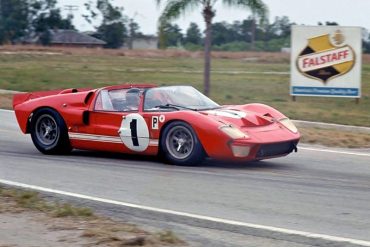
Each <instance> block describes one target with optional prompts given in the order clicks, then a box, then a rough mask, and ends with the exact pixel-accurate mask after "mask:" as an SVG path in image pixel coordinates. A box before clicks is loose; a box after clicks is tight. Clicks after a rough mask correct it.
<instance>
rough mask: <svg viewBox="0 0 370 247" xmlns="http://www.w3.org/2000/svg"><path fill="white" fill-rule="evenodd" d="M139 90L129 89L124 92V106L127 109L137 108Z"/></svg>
mask: <svg viewBox="0 0 370 247" xmlns="http://www.w3.org/2000/svg"><path fill="white" fill-rule="evenodd" d="M139 94H140V89H139V88H131V89H129V90H127V92H126V104H127V106H129V107H133V108H135V107H136V109H137V108H138V107H139V102H140V96H139Z"/></svg>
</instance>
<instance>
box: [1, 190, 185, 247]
mask: <svg viewBox="0 0 370 247" xmlns="http://www.w3.org/2000/svg"><path fill="white" fill-rule="evenodd" d="M93 245H94V246H147V247H148V246H150V247H156V246H186V244H185V243H184V242H183V241H182V240H180V239H179V238H178V237H177V236H176V235H175V234H174V233H173V232H171V231H161V232H157V233H151V232H147V231H144V230H142V229H140V228H139V227H137V226H135V225H133V224H127V223H123V222H117V221H114V220H112V219H109V218H105V217H101V216H98V215H94V214H93V212H92V211H91V210H90V209H88V208H80V207H74V206H72V205H69V204H59V203H57V202H50V201H46V200H45V199H43V198H41V197H40V195H39V194H38V193H36V192H32V191H23V190H14V189H8V188H6V189H4V188H2V187H1V186H0V246H20V247H22V246H56V247H59V246H63V247H64V246H69V247H73V246H93Z"/></svg>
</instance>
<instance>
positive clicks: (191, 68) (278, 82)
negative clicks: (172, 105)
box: [0, 51, 370, 126]
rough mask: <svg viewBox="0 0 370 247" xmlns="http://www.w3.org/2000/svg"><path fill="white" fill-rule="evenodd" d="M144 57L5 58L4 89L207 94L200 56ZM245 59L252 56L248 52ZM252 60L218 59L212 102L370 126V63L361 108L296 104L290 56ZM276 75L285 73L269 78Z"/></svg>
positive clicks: (309, 101) (341, 103)
mask: <svg viewBox="0 0 370 247" xmlns="http://www.w3.org/2000/svg"><path fill="white" fill-rule="evenodd" d="M72 53H73V52H72ZM107 53H108V51H107ZM156 54H157V53H156ZM144 55H145V54H144ZM144 55H143V54H141V55H140V56H139V55H137V56H120V55H106V54H104V53H103V52H102V51H100V52H98V53H97V54H93V53H91V52H90V53H87V54H71V52H70V53H66V52H65V53H60V54H58V55H55V54H53V55H48V54H43V53H35V54H32V53H31V54H30V53H15V54H13V53H11V54H1V56H0V75H1V76H0V88H3V89H10V90H18V91H35V90H49V89H56V88H70V87H102V86H105V85H111V84H119V83H125V82H132V83H142V82H153V83H156V84H158V85H173V84H189V85H193V86H195V87H196V88H198V89H199V90H202V88H203V87H202V66H203V65H202V64H203V60H202V59H201V58H200V57H198V56H197V57H195V58H192V57H187V56H181V57H176V58H173V57H167V56H163V57H160V56H158V54H157V55H156V56H150V55H148V57H143V56H144ZM244 56H246V57H247V56H249V55H248V53H245V54H244ZM250 56H257V59H256V61H253V62H250V61H248V60H246V59H243V58H219V57H222V56H221V55H217V57H218V58H215V59H213V64H212V89H211V95H210V97H211V98H212V99H214V100H215V101H217V102H219V103H220V104H246V103H252V102H260V103H265V104H268V105H271V106H273V107H276V108H277V109H279V110H280V111H282V112H283V113H285V114H286V115H288V116H289V117H291V118H293V119H302V120H309V121H323V122H331V123H340V124H349V125H360V126H370V63H369V62H367V63H365V64H364V66H363V76H362V78H363V79H362V80H363V87H362V94H363V97H362V99H361V102H360V104H355V101H354V100H353V99H343V98H342V99H339V98H319V97H299V98H298V100H297V102H292V101H291V98H290V96H289V73H288V72H289V59H287V57H286V55H281V57H280V58H279V56H278V55H276V54H275V55H274V56H272V55H271V61H269V60H268V58H269V57H268V56H267V57H266V55H264V56H263V57H260V58H258V53H257V54H256V53H253V54H250ZM261 56H262V55H261ZM364 60H365V61H368V59H364ZM271 71H272V72H279V73H278V74H263V72H271ZM250 72H252V73H250Z"/></svg>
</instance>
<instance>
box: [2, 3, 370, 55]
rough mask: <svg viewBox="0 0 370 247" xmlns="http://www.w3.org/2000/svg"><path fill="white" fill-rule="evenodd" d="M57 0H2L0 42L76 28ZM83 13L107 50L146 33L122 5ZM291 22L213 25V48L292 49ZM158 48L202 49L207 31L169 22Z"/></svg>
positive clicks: (367, 39) (93, 6) (366, 45)
mask: <svg viewBox="0 0 370 247" xmlns="http://www.w3.org/2000/svg"><path fill="white" fill-rule="evenodd" d="M56 4H57V0H0V45H2V44H15V43H20V42H22V41H23V40H25V39H26V38H27V37H32V36H35V35H37V36H38V37H39V41H40V43H41V44H43V45H48V44H49V43H50V37H51V36H50V35H51V34H50V32H51V31H52V30H53V29H72V30H75V29H76V28H75V27H74V26H73V24H72V21H73V16H72V15H67V16H66V17H63V16H62V10H61V9H60V7H58V6H57V5H56ZM85 7H86V11H85V13H83V17H84V18H85V19H86V21H87V22H89V23H90V24H93V25H94V24H95V23H97V24H96V25H94V27H95V32H94V33H93V34H92V36H94V37H96V38H99V39H102V40H104V41H105V42H107V44H106V48H119V47H121V46H122V45H123V43H127V45H128V46H129V47H130V46H132V40H133V39H134V38H136V37H142V36H143V34H142V33H141V32H140V26H139V24H138V23H137V22H136V21H135V20H134V18H129V17H127V16H126V15H125V14H124V9H123V8H122V7H117V6H114V5H113V4H112V1H111V0H88V1H87V2H86V3H85ZM293 24H295V23H293V22H292V21H290V20H289V18H288V17H286V16H282V17H276V18H275V19H274V20H273V21H272V22H271V23H269V22H268V21H259V20H256V19H255V18H254V17H253V16H250V17H248V18H246V19H245V20H241V21H235V22H233V23H228V22H215V23H212V28H211V33H212V35H211V36H212V42H211V43H212V50H215V51H273V52H274V51H281V48H283V47H290V35H291V33H290V30H291V25H293ZM318 25H338V23H336V22H331V21H327V22H325V23H321V22H319V23H318ZM158 37H159V48H161V49H166V48H171V47H176V48H179V47H181V48H184V49H186V50H190V51H196V50H202V49H203V47H204V38H205V37H204V31H203V30H201V29H200V27H199V26H198V25H197V24H196V23H190V26H189V27H188V28H187V29H186V30H182V29H181V28H180V27H179V26H178V25H176V24H172V23H171V22H169V21H163V22H162V23H161V24H160V25H159V28H158ZM363 50H364V52H365V53H370V35H369V34H368V32H364V38H363Z"/></svg>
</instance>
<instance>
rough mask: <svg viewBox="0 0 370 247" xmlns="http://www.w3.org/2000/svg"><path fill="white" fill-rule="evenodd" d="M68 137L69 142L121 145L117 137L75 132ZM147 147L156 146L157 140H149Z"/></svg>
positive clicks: (119, 138)
mask: <svg viewBox="0 0 370 247" xmlns="http://www.w3.org/2000/svg"><path fill="white" fill-rule="evenodd" d="M68 135H69V138H70V139H71V140H79V141H94V142H107V143H116V144H123V142H122V140H121V137H119V136H105V135H93V134H85V133H77V132H68ZM149 146H158V139H149Z"/></svg>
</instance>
